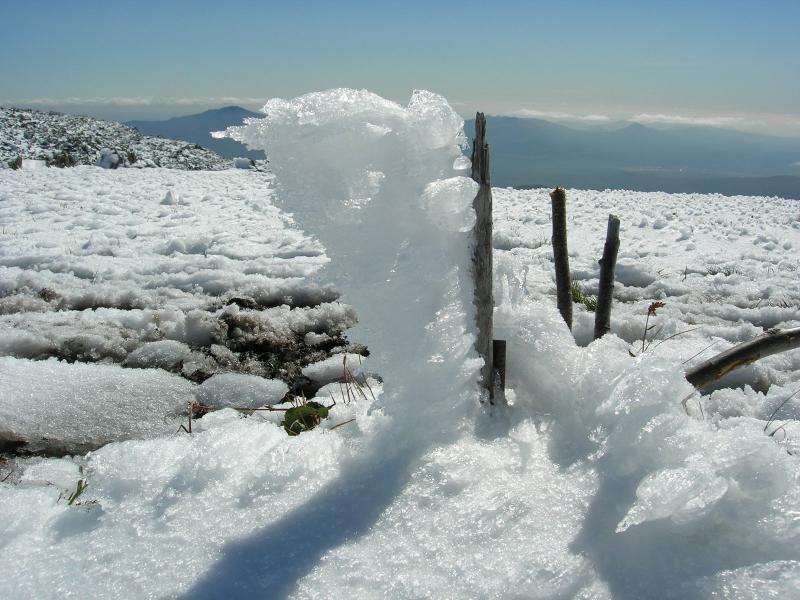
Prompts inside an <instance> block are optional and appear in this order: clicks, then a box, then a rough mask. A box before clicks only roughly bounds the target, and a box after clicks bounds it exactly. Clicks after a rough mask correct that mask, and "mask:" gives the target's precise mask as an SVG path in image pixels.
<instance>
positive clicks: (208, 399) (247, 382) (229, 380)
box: [197, 373, 289, 408]
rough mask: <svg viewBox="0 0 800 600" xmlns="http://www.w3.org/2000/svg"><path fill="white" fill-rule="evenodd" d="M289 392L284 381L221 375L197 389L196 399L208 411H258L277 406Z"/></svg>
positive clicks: (229, 374)
mask: <svg viewBox="0 0 800 600" xmlns="http://www.w3.org/2000/svg"><path fill="white" fill-rule="evenodd" d="M288 391H289V387H288V386H287V385H286V384H285V383H284V382H283V381H277V380H275V379H264V378H262V377H256V376H254V375H243V374H241V373H221V374H219V375H213V376H212V377H210V378H209V379H206V380H205V381H204V382H203V384H202V385H201V386H200V387H199V388H198V389H197V399H198V400H199V401H200V403H201V404H203V405H204V406H209V407H211V408H228V407H231V408H258V407H259V406H268V405H272V404H278V403H279V402H280V401H281V400H282V399H283V397H284V396H285V395H286V392H288Z"/></svg>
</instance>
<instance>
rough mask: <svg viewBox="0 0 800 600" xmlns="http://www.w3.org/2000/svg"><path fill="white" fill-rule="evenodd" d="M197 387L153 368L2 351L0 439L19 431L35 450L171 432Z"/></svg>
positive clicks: (92, 444)
mask: <svg viewBox="0 0 800 600" xmlns="http://www.w3.org/2000/svg"><path fill="white" fill-rule="evenodd" d="M194 387H195V386H194V384H192V383H191V382H189V381H186V380H185V379H181V378H180V377H178V376H176V375H172V374H170V373H166V372H164V371H162V370H156V369H124V368H122V367H119V366H114V365H88V364H80V363H75V364H68V363H64V362H59V361H56V360H52V359H51V360H46V361H30V360H20V359H15V358H10V357H0V439H1V438H3V436H4V435H5V436H8V434H9V433H10V432H17V433H18V434H20V435H22V436H23V440H24V441H27V442H29V445H30V447H31V449H32V450H35V449H36V446H37V445H40V444H41V443H42V442H43V441H44V440H47V439H56V440H60V441H61V442H62V443H63V444H64V445H65V446H66V447H74V446H78V447H80V446H86V447H89V448H91V447H96V446H99V445H102V444H104V443H106V442H109V441H112V440H116V439H125V438H130V437H155V436H158V435H164V434H169V433H174V432H175V429H176V428H177V427H178V421H179V418H180V417H179V415H180V414H182V413H183V412H185V410H186V406H187V405H188V404H189V403H190V402H192V401H193V400H194V395H193V388H194ZM14 437H15V436H12V437H11V439H13V438H14Z"/></svg>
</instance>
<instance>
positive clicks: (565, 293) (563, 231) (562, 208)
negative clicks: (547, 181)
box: [550, 187, 572, 329]
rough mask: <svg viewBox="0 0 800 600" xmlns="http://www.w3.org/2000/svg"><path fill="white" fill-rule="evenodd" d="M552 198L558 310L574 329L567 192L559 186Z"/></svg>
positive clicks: (552, 193) (553, 192) (551, 193)
mask: <svg viewBox="0 0 800 600" xmlns="http://www.w3.org/2000/svg"><path fill="white" fill-rule="evenodd" d="M550 200H551V204H552V209H553V261H554V262H555V267H556V299H557V303H558V311H559V312H560V313H561V316H562V318H563V319H564V322H565V323H566V324H567V327H569V328H570V329H572V292H571V290H570V285H571V282H570V274H569V254H568V253H567V193H566V192H565V191H564V190H563V189H561V188H560V187H557V188H556V189H554V190H553V191H552V192H550Z"/></svg>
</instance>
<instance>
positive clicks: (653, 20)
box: [0, 0, 800, 137]
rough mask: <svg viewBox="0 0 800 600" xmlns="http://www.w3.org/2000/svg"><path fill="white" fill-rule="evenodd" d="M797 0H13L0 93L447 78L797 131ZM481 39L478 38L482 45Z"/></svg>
mask: <svg viewBox="0 0 800 600" xmlns="http://www.w3.org/2000/svg"><path fill="white" fill-rule="evenodd" d="M798 22H800V5H798V4H797V3H796V2H792V1H789V0H778V1H775V2H770V3H769V4H763V5H761V4H759V5H755V4H747V3H738V2H719V1H712V2H704V3H702V4H696V3H691V2H683V1H675V2H669V3H667V2H656V3H648V4H647V5H646V6H645V5H642V4H640V3H637V2H633V1H632V0H624V1H623V0H617V1H614V2H609V3H604V4H602V5H600V4H597V5H594V4H592V5H588V6H587V5H585V4H582V3H579V2H565V3H559V4H558V5H553V4H551V3H541V2H522V1H505V2H502V1H501V2H497V3H494V4H493V5H492V6H491V7H490V6H488V5H486V4H484V3H477V2H472V1H462V2H451V1H449V0H448V1H443V2H438V3H435V4H430V3H423V2H417V1H414V0H411V1H407V2H403V3H399V2H383V3H380V5H374V4H373V3H367V2H363V1H344V2H340V3H335V4H334V3H326V2H322V1H316V0H311V1H309V2H305V3H302V5H299V4H296V3H280V2H253V1H248V0H243V1H242V2H239V3H237V4H236V7H235V8H234V9H232V8H230V7H229V6H226V5H221V4H220V3H216V2H210V1H197V2H192V3H177V2H176V3H163V2H155V1H154V0H141V1H140V2H137V3H136V5H131V6H127V5H119V4H115V5H106V6H104V7H103V8H102V9H101V10H97V9H96V8H95V7H93V6H90V5H88V3H86V4H83V3H81V2H78V3H73V4H70V5H65V4H63V3H59V2H55V1H53V0H37V1H32V2H27V3H24V4H23V3H16V4H13V5H9V6H8V7H6V9H5V11H4V18H3V20H2V22H0V51H1V52H2V53H3V55H4V56H6V57H13V60H5V61H3V62H2V63H1V64H0V81H3V86H2V90H0V105H3V106H24V107H30V108H40V109H46V110H60V111H63V112H72V113H80V114H87V115H90V116H98V117H102V118H106V119H112V120H122V121H125V120H134V119H137V120H139V119H141V120H150V119H165V118H170V117H174V116H181V115H187V114H193V113H197V112H202V111H203V110H206V109H208V108H214V107H219V106H224V105H229V104H235V105H239V106H243V107H244V108H248V109H251V110H256V109H258V108H259V107H260V106H261V105H262V104H263V102H264V101H265V100H266V99H268V98H271V97H284V98H286V97H294V96H297V95H300V94H303V93H306V92H311V91H315V90H319V89H328V88H332V87H355V88H367V89H370V90H372V91H374V92H376V93H378V94H381V95H382V96H385V97H387V98H391V99H393V100H396V101H398V102H400V103H402V104H404V103H405V102H406V101H407V100H408V98H409V96H410V94H411V92H412V90H413V89H415V88H422V89H429V90H432V91H435V92H438V93H440V94H442V95H444V96H445V97H447V98H448V100H449V101H450V103H451V104H452V105H453V107H454V108H455V109H456V110H457V111H458V112H459V113H460V114H462V115H463V116H465V117H469V116H470V115H472V114H474V112H475V111H476V110H481V111H483V112H486V113H487V114H493V115H505V116H521V117H525V116H529V117H539V118H543V119H546V120H551V121H556V122H560V123H564V124H570V123H572V124H576V125H580V126H587V125H603V124H605V123H610V122H613V121H618V120H633V121H637V122H642V123H645V124H670V123H673V124H681V125H712V126H717V127H723V128H728V129H738V130H745V131H752V132H758V133H766V134H775V135H782V136H787V135H788V136H794V137H798V136H800V69H798V68H797V58H796V57H797V56H800V41H798V36H797V35H796V32H795V31H794V29H795V26H796V24H797V23H798ZM478 42H479V43H478Z"/></svg>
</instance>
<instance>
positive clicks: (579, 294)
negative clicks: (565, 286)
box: [569, 280, 597, 312]
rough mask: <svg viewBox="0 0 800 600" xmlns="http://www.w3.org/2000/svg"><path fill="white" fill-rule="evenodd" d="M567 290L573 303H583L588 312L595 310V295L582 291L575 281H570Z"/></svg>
mask: <svg viewBox="0 0 800 600" xmlns="http://www.w3.org/2000/svg"><path fill="white" fill-rule="evenodd" d="M569 291H570V294H571V295H572V301H573V302H574V303H575V304H583V306H585V307H586V310H588V311H589V312H594V311H595V310H597V296H594V295H591V294H587V293H586V292H584V291H583V289H582V288H581V286H580V284H579V283H578V282H577V281H574V280H573V281H572V283H571V284H570V286H569Z"/></svg>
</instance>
